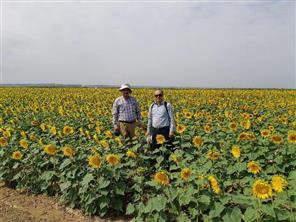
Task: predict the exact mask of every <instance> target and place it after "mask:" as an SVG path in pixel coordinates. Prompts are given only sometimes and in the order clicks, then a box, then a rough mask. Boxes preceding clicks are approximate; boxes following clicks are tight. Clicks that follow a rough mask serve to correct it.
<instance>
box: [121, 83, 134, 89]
mask: <svg viewBox="0 0 296 222" xmlns="http://www.w3.org/2000/svg"><path fill="white" fill-rule="evenodd" d="M124 89H129V90H130V91H132V89H131V86H130V85H129V84H127V83H126V84H122V85H121V86H120V88H119V91H121V90H124Z"/></svg>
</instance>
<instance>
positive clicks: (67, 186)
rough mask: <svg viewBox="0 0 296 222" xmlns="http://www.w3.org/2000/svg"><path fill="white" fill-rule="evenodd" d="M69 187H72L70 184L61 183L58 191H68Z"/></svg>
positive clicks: (68, 182)
mask: <svg viewBox="0 0 296 222" xmlns="http://www.w3.org/2000/svg"><path fill="white" fill-rule="evenodd" d="M71 185H72V183H71V182H70V181H67V182H65V183H61V184H60V189H61V191H62V192H63V191H64V190H66V189H68V188H69V187H70V186H71Z"/></svg>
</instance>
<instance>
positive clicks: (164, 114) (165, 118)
mask: <svg viewBox="0 0 296 222" xmlns="http://www.w3.org/2000/svg"><path fill="white" fill-rule="evenodd" d="M154 96H155V101H154V102H153V103H152V104H151V105H150V107H149V113H148V126H147V133H146V135H147V136H148V142H149V143H150V146H151V148H158V147H160V144H158V143H157V135H162V136H164V138H165V140H166V141H167V142H168V143H169V144H170V146H172V144H171V141H172V138H173V137H174V133H175V129H176V124H175V118H174V113H173V107H172V105H171V104H170V103H168V102H166V101H164V100H163V90H160V89H158V90H156V91H155V92H154Z"/></svg>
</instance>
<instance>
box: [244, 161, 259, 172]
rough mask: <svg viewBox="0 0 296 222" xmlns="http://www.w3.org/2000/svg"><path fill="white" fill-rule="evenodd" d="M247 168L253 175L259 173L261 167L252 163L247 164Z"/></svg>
mask: <svg viewBox="0 0 296 222" xmlns="http://www.w3.org/2000/svg"><path fill="white" fill-rule="evenodd" d="M247 167H248V171H249V172H251V173H253V174H258V173H259V172H260V171H261V167H260V166H259V164H257V163H256V162H254V161H250V162H248V165H247Z"/></svg>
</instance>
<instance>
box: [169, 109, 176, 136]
mask: <svg viewBox="0 0 296 222" xmlns="http://www.w3.org/2000/svg"><path fill="white" fill-rule="evenodd" d="M167 108H168V112H169V115H170V121H171V122H170V133H173V132H175V131H176V122H175V115H174V110H173V107H172V105H171V104H170V103H168V104H167Z"/></svg>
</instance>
